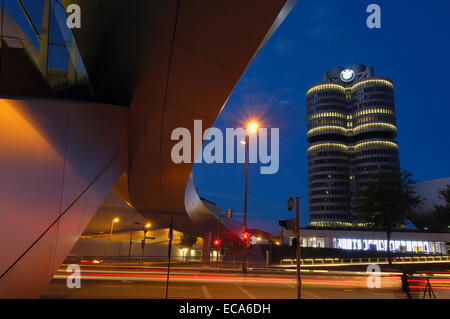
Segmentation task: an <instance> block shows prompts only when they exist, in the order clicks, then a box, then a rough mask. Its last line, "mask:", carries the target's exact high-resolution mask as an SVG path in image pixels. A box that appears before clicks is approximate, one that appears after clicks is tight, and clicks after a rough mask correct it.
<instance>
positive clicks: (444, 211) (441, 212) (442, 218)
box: [433, 185, 450, 226]
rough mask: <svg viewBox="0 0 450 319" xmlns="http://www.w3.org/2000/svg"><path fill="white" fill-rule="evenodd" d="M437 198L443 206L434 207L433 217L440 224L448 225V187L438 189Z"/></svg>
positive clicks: (449, 193) (449, 222) (449, 212)
mask: <svg viewBox="0 0 450 319" xmlns="http://www.w3.org/2000/svg"><path fill="white" fill-rule="evenodd" d="M439 198H440V199H442V200H443V201H444V204H443V205H435V206H434V208H435V210H434V212H433V216H434V217H436V219H437V220H438V221H439V222H441V223H442V224H444V225H446V226H449V225H450V185H446V187H445V188H441V189H439Z"/></svg>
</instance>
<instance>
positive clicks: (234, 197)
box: [194, 0, 450, 233]
mask: <svg viewBox="0 0 450 319" xmlns="http://www.w3.org/2000/svg"><path fill="white" fill-rule="evenodd" d="M370 3H377V4H379V5H380V7H381V29H369V28H367V27H366V18H367V16H368V15H369V14H368V13H366V7H367V6H368V5H369V4H370ZM430 3H432V5H430ZM449 14H450V2H449V1H444V0H442V1H433V2H426V1H408V2H406V1H374V0H372V1H357V0H340V1H319V0H304V1H299V2H298V3H297V6H296V7H295V8H294V9H293V11H292V12H291V13H290V15H289V16H288V17H287V18H286V20H285V21H284V22H283V24H282V25H281V26H280V28H279V29H278V30H277V31H276V33H275V34H274V35H273V37H272V38H271V39H270V40H269V42H268V43H267V44H266V46H265V47H264V48H263V49H262V50H261V51H260V53H259V54H258V56H256V58H255V59H254V61H253V62H252V64H251V65H250V66H249V68H248V70H247V71H246V73H245V74H244V76H243V77H242V78H241V80H240V82H239V83H238V85H237V86H236V88H235V90H234V92H233V93H232V95H231V97H230V99H229V101H228V103H227V105H226V106H225V108H224V110H223V111H222V113H221V114H220V116H219V118H218V119H217V121H216V123H215V124H214V126H215V127H218V128H221V129H224V128H226V127H242V126H243V123H242V119H246V118H248V117H249V116H250V115H252V116H253V115H255V116H256V117H257V118H261V121H262V122H263V123H264V125H263V126H265V127H279V128H280V169H279V171H278V173H277V174H275V175H260V174H259V164H250V167H249V186H248V196H249V202H248V227H249V228H260V229H263V230H266V231H270V232H273V233H276V232H277V230H278V228H279V227H278V223H277V221H278V220H279V219H284V218H292V217H294V214H293V213H289V212H288V211H287V208H286V202H287V198H288V196H289V195H294V196H300V200H301V212H302V217H301V218H302V225H306V223H307V219H308V217H307V196H308V185H307V157H306V148H307V142H306V98H305V92H306V89H307V87H309V86H310V85H312V84H314V83H316V82H320V81H321V78H322V73H323V72H325V71H328V70H329V69H330V68H332V67H333V66H339V65H340V66H344V67H345V66H351V65H353V64H366V65H368V66H373V67H374V69H375V75H378V76H384V77H388V78H390V79H392V80H393V81H394V89H395V102H396V112H397V125H398V142H399V149H400V165H401V167H402V168H403V169H407V170H409V171H411V172H412V173H413V177H414V178H415V179H416V180H418V181H425V180H429V179H435V178H442V177H448V176H450V165H449V158H450V147H449V146H448V141H450V129H449V124H448V120H449V118H450V107H449V106H450V105H449V102H448V101H449V100H448V98H447V99H446V98H445V96H446V95H448V90H449V89H448V87H447V86H448V82H449V81H448V76H449V74H450V61H449V57H450V41H449V40H450V36H449V30H450V27H449V25H448V23H449V22H448V21H449V20H448V15H449ZM244 176H245V165H244V164H212V165H208V164H195V166H194V178H195V179H194V180H195V184H196V186H197V187H198V189H199V193H200V195H202V196H205V197H206V198H208V199H210V200H212V201H214V202H216V203H217V205H219V206H221V207H222V208H223V209H224V210H226V209H228V208H231V209H233V210H234V211H235V212H237V214H236V215H235V216H236V218H240V219H242V212H243V209H244V196H243V195H244ZM239 213H241V214H239Z"/></svg>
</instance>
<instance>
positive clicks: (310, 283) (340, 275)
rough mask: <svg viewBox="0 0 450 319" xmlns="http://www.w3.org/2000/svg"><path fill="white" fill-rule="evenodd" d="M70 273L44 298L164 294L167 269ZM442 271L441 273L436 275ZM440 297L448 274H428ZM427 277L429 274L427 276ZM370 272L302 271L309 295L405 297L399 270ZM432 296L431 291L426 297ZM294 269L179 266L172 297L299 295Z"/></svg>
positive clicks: (421, 283) (415, 282) (417, 290)
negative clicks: (74, 283) (372, 280)
mask: <svg viewBox="0 0 450 319" xmlns="http://www.w3.org/2000/svg"><path fill="white" fill-rule="evenodd" d="M68 275H69V274H68V273H66V272H65V268H64V266H62V267H61V268H60V270H59V271H58V273H57V274H56V275H55V277H54V279H53V280H52V282H51V283H50V285H49V286H48V287H47V289H46V291H45V293H44V294H43V295H42V296H41V298H101V299H103V298H132V299H135V298H156V299H161V298H165V291H166V278H167V277H166V276H167V272H166V271H165V269H164V268H158V267H154V268H144V269H139V268H129V267H109V266H99V267H97V266H91V267H86V266H83V267H82V270H81V288H72V289H69V288H68V287H67V285H66V279H67V276H68ZM436 275H438V276H439V277H433V276H436ZM427 276H428V277H430V276H432V277H433V278H431V280H430V283H431V285H432V287H433V292H434V293H435V295H436V297H437V298H438V299H447V298H450V277H449V276H448V274H427ZM424 278H425V277H424ZM424 278H422V277H414V278H410V279H409V281H410V287H411V295H412V297H413V298H422V296H423V291H424V288H425V279H424ZM367 282H368V276H367V275H366V274H364V273H361V272H358V271H345V272H344V271H326V270H307V271H302V298H305V299H405V298H406V294H405V293H404V292H403V291H402V285H401V277H400V275H399V274H393V273H383V274H382V276H381V277H380V282H379V283H380V285H379V288H368V285H367ZM427 296H428V295H427ZM296 297H297V291H296V278H295V273H274V272H268V273H261V272H255V273H252V272H249V273H248V274H246V275H242V274H241V273H239V272H236V271H224V270H219V271H214V270H203V269H195V268H177V269H173V270H172V271H171V274H170V284H169V298H171V299H295V298H296Z"/></svg>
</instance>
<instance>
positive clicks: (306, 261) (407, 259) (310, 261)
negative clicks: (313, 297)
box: [280, 255, 450, 266]
mask: <svg viewBox="0 0 450 319" xmlns="http://www.w3.org/2000/svg"><path fill="white" fill-rule="evenodd" d="M391 259H392V263H439V262H450V256H448V255H433V256H401V257H392V258H391ZM280 263H281V265H282V266H291V265H292V266H293V265H295V263H296V260H295V258H283V259H281V261H280ZM374 263H378V264H379V263H388V258H387V257H365V258H303V259H301V265H305V266H307V265H314V266H315V265H342V264H348V265H357V264H360V265H361V264H362V265H364V264H374Z"/></svg>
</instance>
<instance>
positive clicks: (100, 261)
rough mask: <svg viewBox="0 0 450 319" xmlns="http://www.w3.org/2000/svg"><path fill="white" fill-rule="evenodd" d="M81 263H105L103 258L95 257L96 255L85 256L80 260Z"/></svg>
mask: <svg viewBox="0 0 450 319" xmlns="http://www.w3.org/2000/svg"><path fill="white" fill-rule="evenodd" d="M80 263H82V264H94V265H97V264H102V263H103V259H100V258H95V257H92V258H83V259H81V260H80Z"/></svg>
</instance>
